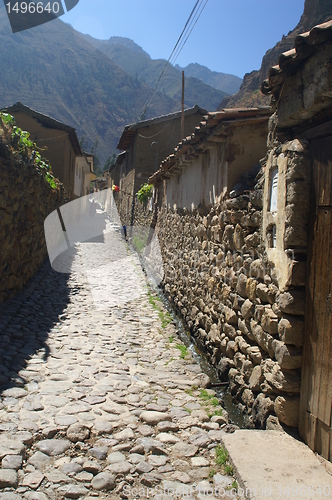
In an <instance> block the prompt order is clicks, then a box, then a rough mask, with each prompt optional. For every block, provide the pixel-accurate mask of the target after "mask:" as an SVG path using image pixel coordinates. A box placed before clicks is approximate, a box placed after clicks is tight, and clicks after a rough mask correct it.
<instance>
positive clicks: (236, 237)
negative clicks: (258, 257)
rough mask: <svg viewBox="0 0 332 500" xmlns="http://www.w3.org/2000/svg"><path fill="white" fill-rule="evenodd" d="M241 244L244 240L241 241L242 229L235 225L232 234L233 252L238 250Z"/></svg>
mask: <svg viewBox="0 0 332 500" xmlns="http://www.w3.org/2000/svg"><path fill="white" fill-rule="evenodd" d="M243 243H244V239H243V233H242V228H241V226H240V225H239V224H236V226H235V229H234V234H233V246H234V248H235V250H240V249H241V248H242V246H243Z"/></svg>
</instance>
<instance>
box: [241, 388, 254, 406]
mask: <svg viewBox="0 0 332 500" xmlns="http://www.w3.org/2000/svg"><path fill="white" fill-rule="evenodd" d="M241 399H242V402H243V404H244V405H245V406H246V407H247V408H251V407H252V405H253V404H254V401H255V396H254V393H253V392H252V391H251V390H250V389H244V391H243V393H242V395H241Z"/></svg>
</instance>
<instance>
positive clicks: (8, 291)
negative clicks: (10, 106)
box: [0, 124, 65, 303]
mask: <svg viewBox="0 0 332 500" xmlns="http://www.w3.org/2000/svg"><path fill="white" fill-rule="evenodd" d="M0 127H1V128H3V127H2V125H1V124H0ZM10 133H11V132H10V130H8V132H7V134H10ZM3 141H4V136H3V135H2V138H1V153H0V185H1V186H2V190H1V195H0V208H1V210H0V240H1V242H2V243H1V260H0V276H1V279H0V303H1V302H3V301H4V300H6V299H8V298H9V297H12V296H13V295H14V294H15V293H16V292H17V291H19V290H21V289H22V287H23V286H24V285H25V284H26V283H27V281H28V280H29V279H30V278H31V276H33V275H34V274H35V272H36V271H37V270H38V269H39V268H40V266H41V264H42V262H43V260H44V259H45V257H46V255H47V250H46V243H45V236H44V220H45V219H46V217H47V216H48V215H49V214H50V213H51V212H52V211H53V210H55V209H56V208H57V207H59V206H60V205H62V204H63V203H64V202H65V195H64V190H63V187H62V185H60V183H58V187H57V188H56V189H52V188H51V187H50V186H49V184H47V183H46V181H45V178H44V175H43V174H42V172H41V171H38V169H37V168H36V166H35V165H34V163H33V162H32V161H31V162H30V161H29V160H25V161H24V160H23V159H20V158H19V157H18V156H14V155H13V154H12V153H10V152H9V150H8V149H6V146H5V145H4V143H3ZM23 193H24V196H23Z"/></svg>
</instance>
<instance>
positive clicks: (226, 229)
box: [156, 144, 308, 428]
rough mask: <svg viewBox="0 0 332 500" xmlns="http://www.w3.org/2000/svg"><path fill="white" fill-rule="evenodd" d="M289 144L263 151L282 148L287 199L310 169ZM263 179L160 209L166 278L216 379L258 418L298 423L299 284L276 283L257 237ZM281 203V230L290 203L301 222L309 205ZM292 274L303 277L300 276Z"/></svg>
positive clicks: (272, 423) (273, 157)
mask: <svg viewBox="0 0 332 500" xmlns="http://www.w3.org/2000/svg"><path fill="white" fill-rule="evenodd" d="M286 149H287V148H286ZM286 149H285V148H284V149H281V148H280V144H278V145H275V147H274V149H272V151H270V161H272V162H276V161H277V158H278V156H279V155H280V154H281V151H283V153H282V154H283V157H286V159H287V160H288V165H289V166H288V167H287V169H289V173H290V175H289V180H288V181H287V184H286V186H285V189H286V191H287V192H288V189H290V190H291V192H292V194H293V195H292V196H288V197H287V196H286V199H287V200H288V199H290V200H291V201H292V202H293V201H294V199H295V198H296V190H297V187H296V183H295V184H294V182H293V180H294V178H295V177H298V178H299V179H300V177H301V175H302V176H303V172H304V171H306V172H307V171H308V158H307V155H306V152H303V151H301V152H300V153H299V152H296V151H293V150H292V148H290V151H288V150H286ZM265 168H266V167H265ZM263 170H264V169H263ZM294 176H295V177H294ZM286 178H287V175H286ZM263 184H264V172H262V175H261V180H260V182H259V183H258V184H257V185H256V188H255V189H253V190H252V191H250V192H246V194H241V195H240V196H237V197H235V198H232V199H227V200H225V201H224V202H223V203H222V204H221V205H215V206H213V207H211V208H210V209H205V211H204V209H201V210H197V211H195V212H191V211H181V210H179V209H178V210H177V211H174V210H166V209H165V207H162V208H161V209H159V210H158V219H157V225H156V231H157V235H158V238H159V243H160V247H161V250H162V257H163V264H164V273H165V277H164V281H163V286H164V290H165V292H166V294H167V296H168V298H169V299H170V301H171V302H172V303H173V304H174V306H175V307H176V308H177V310H178V311H179V312H180V313H181V315H182V317H183V318H184V320H185V321H186V323H187V325H188V327H189V329H190V331H191V333H192V335H193V336H194V337H195V338H196V340H197V342H198V343H199V344H200V345H201V346H203V347H204V348H205V350H206V352H207V355H208V358H209V359H210V361H211V363H212V364H213V365H215V366H217V367H218V371H219V375H220V378H221V380H228V379H229V381H230V391H231V393H232V395H233V396H234V397H235V398H236V399H237V400H238V401H239V405H240V407H241V409H242V410H244V411H246V412H247V413H248V415H249V421H251V422H252V424H253V425H254V426H255V427H257V428H265V427H267V428H276V427H277V428H278V427H279V425H280V424H279V422H281V423H282V424H285V425H287V426H291V427H297V425H298V411H299V393H300V381H301V362H302V357H301V355H302V347H301V346H302V345H303V326H304V286H303V287H300V286H292V285H290V286H289V287H288V288H286V289H285V288H283V289H279V287H278V273H277V272H276V269H275V268H274V265H273V264H271V263H270V262H269V260H268V257H267V253H266V248H265V246H264V244H263V240H262V212H263V210H262V204H263V201H262V199H263V189H262V188H263ZM299 186H300V189H303V183H301V182H299ZM307 188H308V185H307ZM285 210H286V213H287V214H288V215H287V221H286V222H287V224H286V225H287V228H286V229H287V231H286V236H287V234H289V233H290V232H291V228H290V224H289V221H290V220H291V212H292V213H294V212H297V216H295V215H296V214H295V213H294V217H295V219H296V221H295V222H296V224H297V225H301V224H302V225H303V226H306V224H307V220H306V217H307V214H306V213H304V211H302V212H301V213H299V211H297V207H296V205H294V203H289V204H288V205H287V206H286V207H285ZM295 229H296V228H295ZM294 255H295V254H294ZM301 255H302V258H303V253H302V254H301ZM294 259H296V255H295V257H294ZM295 264H296V261H295ZM302 264H303V262H302ZM300 268H301V269H302V270H303V269H304V266H300ZM295 269H298V267H296V266H295ZM296 282H297V283H301V284H303V285H304V284H305V276H302V278H301V279H300V280H299V279H298V275H297V279H296Z"/></svg>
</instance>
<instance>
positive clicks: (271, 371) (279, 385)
mask: <svg viewBox="0 0 332 500" xmlns="http://www.w3.org/2000/svg"><path fill="white" fill-rule="evenodd" d="M262 369H263V374H264V377H265V379H266V381H267V383H268V384H269V385H270V386H271V388H272V390H273V391H274V392H275V393H277V394H278V393H282V392H286V393H289V394H299V393H300V386H301V377H300V375H299V374H298V373H297V372H296V371H294V370H293V371H287V370H285V371H283V370H282V369H281V367H280V365H279V363H278V362H277V361H273V360H272V359H267V360H265V361H263V362H262Z"/></svg>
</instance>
